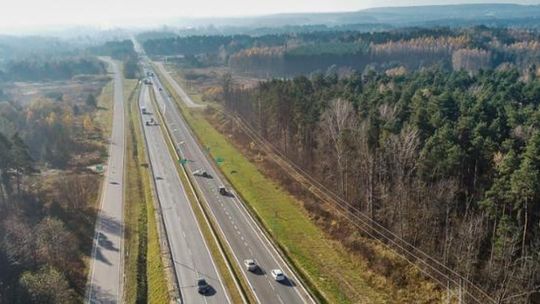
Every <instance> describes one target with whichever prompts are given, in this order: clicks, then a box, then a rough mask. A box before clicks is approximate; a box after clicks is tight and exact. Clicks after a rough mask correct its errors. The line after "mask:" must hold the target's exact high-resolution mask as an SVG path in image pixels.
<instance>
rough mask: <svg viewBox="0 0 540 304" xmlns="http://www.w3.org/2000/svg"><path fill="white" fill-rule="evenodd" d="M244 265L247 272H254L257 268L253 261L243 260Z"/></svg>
mask: <svg viewBox="0 0 540 304" xmlns="http://www.w3.org/2000/svg"><path fill="white" fill-rule="evenodd" d="M244 265H245V266H246V269H247V270H248V271H255V270H257V268H258V266H257V264H256V263H255V260H253V259H247V260H244Z"/></svg>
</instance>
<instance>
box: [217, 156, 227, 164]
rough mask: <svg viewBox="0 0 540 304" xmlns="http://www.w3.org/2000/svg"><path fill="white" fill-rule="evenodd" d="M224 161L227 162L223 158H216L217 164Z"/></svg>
mask: <svg viewBox="0 0 540 304" xmlns="http://www.w3.org/2000/svg"><path fill="white" fill-rule="evenodd" d="M224 161H225V159H224V158H223V157H219V156H218V157H216V163H218V164H221V163H222V162H224Z"/></svg>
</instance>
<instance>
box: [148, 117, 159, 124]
mask: <svg viewBox="0 0 540 304" xmlns="http://www.w3.org/2000/svg"><path fill="white" fill-rule="evenodd" d="M146 125H147V126H157V125H158V123H157V121H155V120H154V119H153V118H150V120H147V121H146Z"/></svg>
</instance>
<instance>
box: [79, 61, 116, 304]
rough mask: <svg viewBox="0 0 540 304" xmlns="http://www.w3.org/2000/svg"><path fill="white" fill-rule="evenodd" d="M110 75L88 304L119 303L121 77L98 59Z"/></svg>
mask: <svg viewBox="0 0 540 304" xmlns="http://www.w3.org/2000/svg"><path fill="white" fill-rule="evenodd" d="M102 60H104V61H107V62H108V63H109V65H110V66H111V67H112V71H113V73H114V100H113V104H114V105H113V126H112V136H111V140H110V146H109V160H108V164H107V168H106V171H105V178H104V180H103V188H102V196H101V201H100V211H99V213H98V216H97V220H96V228H95V235H94V243H93V247H92V256H91V260H90V265H91V269H90V275H89V281H88V285H87V293H86V301H87V302H88V303H121V302H122V285H123V245H124V244H123V243H124V226H123V225H124V224H123V223H124V220H123V211H124V210H123V208H124V204H123V202H124V96H123V86H122V75H121V74H120V71H119V69H118V66H117V65H116V63H115V62H113V61H112V60H110V59H106V58H102Z"/></svg>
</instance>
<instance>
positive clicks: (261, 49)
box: [143, 26, 540, 77]
mask: <svg viewBox="0 0 540 304" xmlns="http://www.w3.org/2000/svg"><path fill="white" fill-rule="evenodd" d="M538 41H540V36H539V34H538V33H537V32H536V31H527V30H516V29H500V28H489V27H485V26H476V27H471V28H457V29H451V28H435V29H422V28H408V29H398V30H393V31H383V32H372V33H364V32H359V31H358V32H355V31H322V32H300V33H287V34H270V35H261V36H248V35H230V36H216V35H214V36H211V35H210V36H187V37H168V38H156V39H148V40H146V41H144V43H143V46H144V48H145V50H146V51H147V53H148V54H151V55H183V56H186V58H187V59H186V60H189V61H190V62H191V63H193V62H195V61H196V60H194V57H195V58H196V59H198V65H199V66H209V65H227V66H229V67H230V68H231V69H233V71H235V72H242V73H248V74H255V75H256V76H262V77H265V76H278V77H283V76H285V77H292V76H296V75H302V74H309V73H313V72H321V71H322V72H324V71H326V70H327V69H328V68H329V67H332V66H337V67H344V68H350V69H355V70H359V71H363V70H364V69H366V68H374V69H377V70H378V71H383V70H385V69H388V68H395V67H397V66H404V67H405V68H407V69H408V70H415V69H418V68H423V67H431V66H433V65H440V66H443V67H444V68H446V69H447V70H452V69H453V70H460V69H464V70H466V71H468V72H477V71H478V70H480V69H492V68H497V67H498V66H500V65H501V64H511V65H514V66H516V67H517V68H518V69H520V70H525V69H527V68H528V67H529V66H530V65H531V64H533V63H538V62H539V60H540V57H539V56H538V49H537V43H538Z"/></svg>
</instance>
